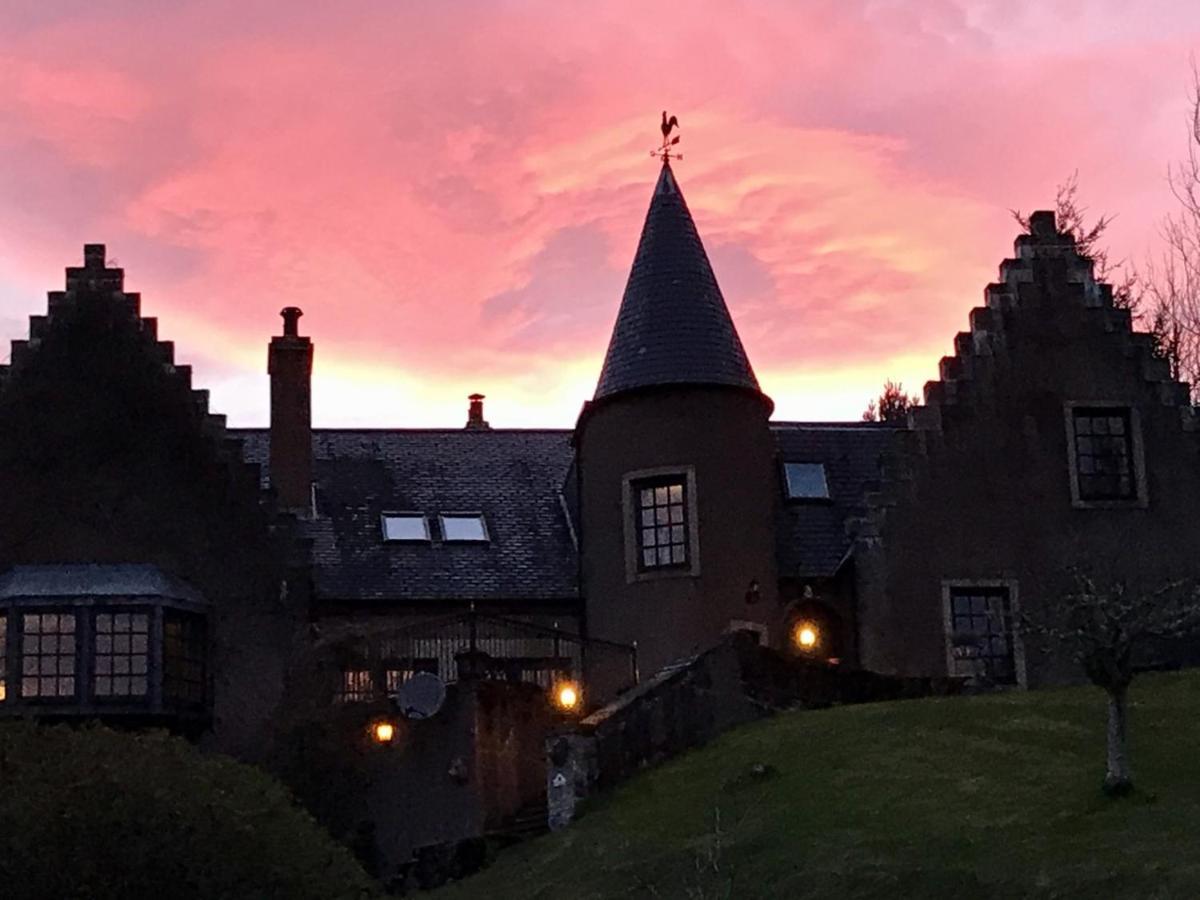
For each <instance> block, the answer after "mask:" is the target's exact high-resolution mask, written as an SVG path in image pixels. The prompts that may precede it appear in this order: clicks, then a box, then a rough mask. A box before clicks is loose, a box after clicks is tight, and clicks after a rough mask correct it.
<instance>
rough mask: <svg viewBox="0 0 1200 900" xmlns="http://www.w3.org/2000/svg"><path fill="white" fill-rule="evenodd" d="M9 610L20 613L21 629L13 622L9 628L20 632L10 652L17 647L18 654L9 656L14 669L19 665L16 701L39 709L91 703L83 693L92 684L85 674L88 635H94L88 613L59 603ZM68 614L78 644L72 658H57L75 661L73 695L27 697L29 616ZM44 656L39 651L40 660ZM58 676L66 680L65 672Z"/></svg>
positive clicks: (58, 633)
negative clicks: (13, 626)
mask: <svg viewBox="0 0 1200 900" xmlns="http://www.w3.org/2000/svg"><path fill="white" fill-rule="evenodd" d="M8 611H9V612H15V613H16V614H17V615H16V616H15V617H14V618H15V619H16V621H17V623H18V624H17V627H16V628H15V629H13V628H12V622H11V621H10V622H9V629H8V630H9V631H10V632H11V631H15V632H16V635H15V639H14V640H13V641H12V643H11V644H10V649H12V647H13V646H15V647H16V650H17V652H16V654H12V655H10V656H9V667H10V668H12V667H13V666H14V665H16V671H15V672H14V674H15V676H16V677H15V678H14V679H13V683H14V685H15V686H16V692H15V694H14V695H13V699H15V700H18V701H20V702H21V703H22V704H25V703H28V704H30V705H32V706H38V707H42V706H78V705H80V704H81V703H86V702H88V700H90V697H87V696H85V693H84V690H83V688H84V686H85V684H87V683H88V682H89V678H88V677H87V672H86V671H85V662H86V651H85V649H84V646H85V644H86V643H87V636H88V634H89V633H90V629H89V628H88V627H87V625H88V624H90V623H88V621H87V616H86V615H85V610H83V609H81V608H79V607H76V606H71V605H55V604H47V603H39V604H37V605H32V604H30V605H27V606H24V605H23V606H20V607H8ZM68 615H69V616H71V618H73V619H74V620H75V624H74V628H73V630H72V632H71V634H72V644H73V645H74V646H73V647H72V653H71V656H70V657H66V656H65V655H64V654H60V653H56V654H55V656H56V658H60V659H62V658H70V659H72V660H73V671H72V673H71V676H70V677H71V681H72V691H71V693H70V694H51V695H42V694H35V695H33V696H28V695H26V693H25V678H26V673H25V637H26V634H25V617H26V616H59V617H61V616H68ZM81 626H82V627H81ZM39 633H40V632H39ZM56 634H57V635H58V636H61V635H62V632H56ZM41 656H42V654H41V653H40V652H39V653H38V657H39V658H41ZM18 661H19V665H17V663H18ZM33 677H36V678H41V677H42V675H41V674H40V673H39V674H38V675H36V676H33ZM55 677H62V675H61V673H58V674H57V675H56V676H55Z"/></svg>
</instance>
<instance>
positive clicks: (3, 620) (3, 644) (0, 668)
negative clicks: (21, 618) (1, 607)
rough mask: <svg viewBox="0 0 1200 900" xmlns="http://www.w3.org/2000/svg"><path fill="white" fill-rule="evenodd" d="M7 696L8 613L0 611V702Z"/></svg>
mask: <svg viewBox="0 0 1200 900" xmlns="http://www.w3.org/2000/svg"><path fill="white" fill-rule="evenodd" d="M6 697H8V614H7V613H4V612H0V703H3V702H4V700H5V698H6Z"/></svg>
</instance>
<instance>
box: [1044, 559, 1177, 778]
mask: <svg viewBox="0 0 1200 900" xmlns="http://www.w3.org/2000/svg"><path fill="white" fill-rule="evenodd" d="M1072 577H1073V580H1074V589H1073V590H1072V591H1071V592H1070V593H1069V594H1067V596H1066V597H1064V598H1062V600H1061V602H1059V603H1056V604H1052V605H1051V606H1049V607H1048V608H1047V609H1046V610H1045V611H1044V612H1043V613H1041V614H1040V615H1032V616H1031V615H1029V614H1024V615H1022V617H1021V619H1022V624H1023V626H1024V628H1025V630H1026V632H1027V633H1029V634H1031V635H1035V636H1041V637H1042V638H1044V639H1046V643H1047V646H1046V647H1045V648H1044V649H1045V651H1046V652H1047V653H1048V654H1053V653H1061V652H1063V651H1064V650H1065V651H1066V652H1068V653H1069V654H1070V655H1071V658H1072V659H1073V660H1074V661H1075V662H1076V663H1078V664H1079V665H1080V666H1082V668H1083V671H1084V674H1085V675H1087V677H1088V680H1090V681H1091V682H1092V684H1094V685H1096V686H1097V687H1099V688H1101V689H1102V690H1103V691H1104V692H1105V693H1106V694H1107V695H1108V741H1107V743H1108V757H1107V763H1108V765H1107V770H1106V772H1105V777H1104V790H1105V792H1106V793H1108V794H1113V795H1121V794H1126V793H1128V792H1129V791H1131V790H1132V789H1133V776H1132V773H1131V770H1130V766H1129V749H1128V744H1127V742H1126V734H1127V731H1128V727H1127V726H1128V711H1127V705H1126V700H1127V693H1128V690H1129V685H1130V683H1131V682H1132V681H1133V677H1134V674H1135V670H1134V660H1135V654H1136V652H1137V651H1138V649H1139V648H1141V647H1144V646H1146V645H1147V643H1149V642H1152V641H1154V640H1170V639H1179V638H1184V637H1188V636H1190V635H1192V634H1193V633H1195V632H1196V630H1197V629H1198V628H1200V590H1196V589H1194V588H1186V589H1185V588H1184V586H1183V584H1182V583H1180V582H1174V583H1170V584H1167V585H1164V586H1163V587H1160V588H1158V589H1157V590H1152V591H1139V590H1131V589H1129V588H1128V587H1127V585H1126V584H1124V583H1123V582H1115V583H1112V584H1105V585H1100V584H1097V582H1096V581H1095V580H1094V579H1092V578H1091V577H1090V576H1088V575H1087V574H1085V573H1083V572H1082V571H1080V570H1074V571H1073V573H1072Z"/></svg>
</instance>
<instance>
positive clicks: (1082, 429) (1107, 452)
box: [1073, 409, 1137, 500]
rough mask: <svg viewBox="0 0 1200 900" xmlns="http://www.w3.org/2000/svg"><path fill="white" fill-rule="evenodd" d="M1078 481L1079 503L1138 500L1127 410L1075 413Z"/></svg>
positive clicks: (1095, 410)
mask: <svg viewBox="0 0 1200 900" xmlns="http://www.w3.org/2000/svg"><path fill="white" fill-rule="evenodd" d="M1073 420H1074V426H1075V477H1076V479H1077V480H1078V486H1079V499H1080V500H1130V499H1132V498H1133V497H1135V496H1136V490H1137V485H1136V483H1135V481H1134V471H1133V434H1132V428H1131V427H1130V416H1129V410H1128V409H1075V410H1074V417H1073Z"/></svg>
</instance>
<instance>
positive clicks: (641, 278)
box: [596, 164, 759, 400]
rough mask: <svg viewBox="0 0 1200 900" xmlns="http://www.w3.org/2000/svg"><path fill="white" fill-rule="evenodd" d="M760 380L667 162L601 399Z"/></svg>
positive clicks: (603, 375) (754, 385)
mask: <svg viewBox="0 0 1200 900" xmlns="http://www.w3.org/2000/svg"><path fill="white" fill-rule="evenodd" d="M671 384H694V385H728V386H730V387H739V388H747V389H750V390H753V391H758V390H759V387H758V380H757V379H756V378H755V377H754V371H753V370H752V369H751V368H750V360H749V359H747V357H746V351H745V349H744V348H743V347H742V341H741V338H739V337H738V333H737V329H736V328H735V327H734V325H733V319H732V318H731V317H730V315H729V309H728V308H727V307H726V306H725V298H724V297H722V296H721V289H720V288H719V287H718V286H717V279H716V276H714V275H713V271H712V266H711V265H710V264H709V262H708V255H707V254H706V253H705V252H704V245H703V244H702V243H701V242H700V235H699V233H698V232H697V231H696V223H695V222H694V221H692V214H691V213H690V212H689V211H688V208H687V203H686V202H685V201H684V199H683V193H682V192H681V191H680V190H679V185H678V184H677V183H676V181H675V176H674V174H673V173H672V172H671V167H670V165H669V164H664V165H663V168H662V173H661V174H660V175H659V178H658V184H657V185H655V188H654V196H653V197H652V198H651V199H650V210H649V211H648V212H647V213H646V224H645V225H644V226H643V227H642V237H641V240H640V241H639V242H638V248H637V253H636V255H635V256H634V259H633V268H632V269H631V270H630V272H629V281H628V283H627V284H626V285H625V295H624V296H623V297H622V298H621V309H620V312H618V313H617V323H616V325H615V326H614V327H613V333H612V338H611V340H610V341H609V344H608V353H607V354H606V355H605V357H604V367H603V368H602V369H601V371H600V381H599V383H598V384H597V385H596V399H597V400H600V399H603V398H606V397H611V396H613V395H615V394H619V393H624V392H626V391H632V390H636V389H638V388H645V387H651V386H657V385H671Z"/></svg>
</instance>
